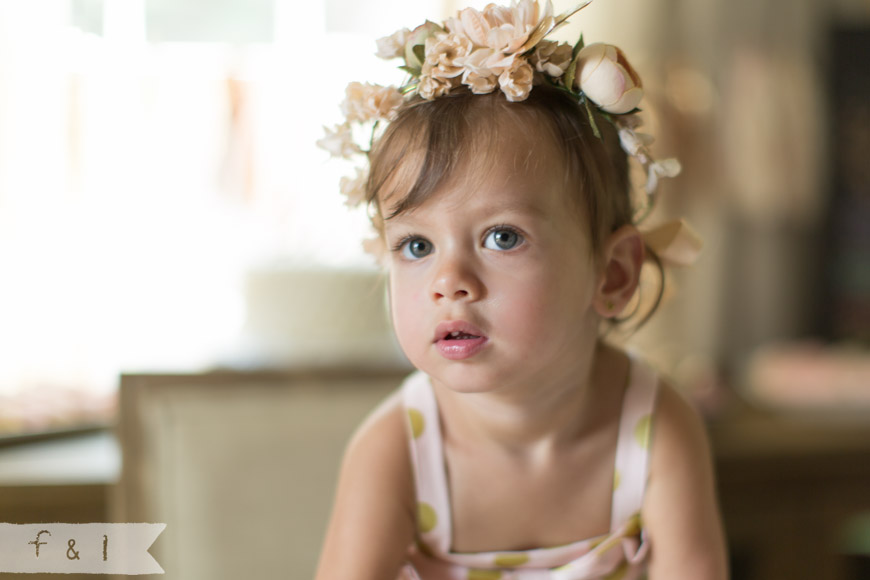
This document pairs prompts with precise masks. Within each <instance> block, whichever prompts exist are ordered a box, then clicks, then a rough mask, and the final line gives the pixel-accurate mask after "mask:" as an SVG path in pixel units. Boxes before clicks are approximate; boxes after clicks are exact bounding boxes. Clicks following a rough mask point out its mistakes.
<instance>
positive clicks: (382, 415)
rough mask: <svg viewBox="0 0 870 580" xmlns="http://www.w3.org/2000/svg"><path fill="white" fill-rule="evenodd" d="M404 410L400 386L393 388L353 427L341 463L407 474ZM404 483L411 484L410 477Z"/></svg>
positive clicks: (408, 471)
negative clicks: (404, 471)
mask: <svg viewBox="0 0 870 580" xmlns="http://www.w3.org/2000/svg"><path fill="white" fill-rule="evenodd" d="M406 422H407V421H406V418H405V410H404V406H403V403H402V391H401V388H400V389H397V390H395V391H393V392H392V393H391V394H390V395H389V396H388V397H387V398H386V399H384V400H383V401H382V402H381V403H380V404H379V405H378V406H377V407H375V409H374V410H373V411H371V413H369V415H368V416H367V417H366V418H365V419H364V420H363V422H362V423H361V424H360V425H359V427H357V429H356V431H355V432H354V434H353V436H352V437H351V439H350V441H349V443H348V445H347V449H346V450H345V457H344V462H343V463H344V465H345V466H347V467H350V468H353V467H355V466H357V464H361V465H362V466H363V468H364V469H366V468H365V467H364V466H368V468H367V469H371V468H372V467H384V468H390V469H389V471H388V473H400V472H402V471H403V470H406V471H407V473H408V474H409V475H410V462H409V457H408V450H407V443H406V441H407V437H406V436H405V433H406V430H407V426H406ZM407 483H411V480H410V478H409V479H408V482H407Z"/></svg>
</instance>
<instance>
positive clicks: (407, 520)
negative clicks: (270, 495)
mask: <svg viewBox="0 0 870 580" xmlns="http://www.w3.org/2000/svg"><path fill="white" fill-rule="evenodd" d="M405 429H406V427H405V420H404V413H403V409H402V400H401V393H400V392H399V391H396V392H394V393H393V394H391V395H390V396H389V397H387V398H386V399H385V400H384V401H383V402H382V403H381V404H380V405H378V407H377V408H376V409H375V410H374V411H372V412H371V413H370V414H369V416H368V417H367V418H366V419H365V420H364V421H363V422H362V424H361V425H360V426H359V427H358V428H357V430H356V432H355V433H354V435H353V436H352V437H351V439H350V442H349V443H348V445H347V448H346V450H345V453H344V457H343V459H342V464H341V473H340V475H339V479H338V488H337V490H336V497H335V502H334V506H333V512H332V516H331V519H330V525H329V530H328V532H327V535H326V541H325V542H324V547H323V551H322V553H321V557H320V566H319V569H318V576H317V578H318V580H327V579H328V580H333V579H342V578H360V579H363V578H365V579H372V580H375V579H381V578H395V577H396V575H397V574H398V571H399V568H400V567H401V566H402V564H403V562H404V560H405V556H406V552H407V550H408V547H409V546H410V545H411V543H412V542H413V535H414V517H415V516H414V513H415V512H414V487H413V479H412V475H411V465H410V459H409V457H408V451H407V447H406V443H405V442H406V439H407V438H406V436H405Z"/></svg>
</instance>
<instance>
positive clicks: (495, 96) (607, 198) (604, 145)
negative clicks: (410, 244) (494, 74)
mask: <svg viewBox="0 0 870 580" xmlns="http://www.w3.org/2000/svg"><path fill="white" fill-rule="evenodd" d="M592 110H593V115H594V116H595V117H594V118H595V125H596V126H597V128H598V130H599V132H600V135H601V137H600V138H599V137H598V136H596V135H595V131H594V129H593V127H592V124H591V122H590V120H589V113H588V112H587V109H586V107H585V106H584V105H582V104H580V103H578V102H577V100H576V97H574V96H572V95H570V94H568V93H566V92H565V91H563V90H560V89H558V88H555V87H551V86H548V85H540V86H536V87H535V88H534V90H532V91H531V93H530V94H529V97H528V98H527V99H526V100H524V101H521V102H509V101H507V99H506V98H505V96H504V95H503V94H502V93H501V91H498V90H496V91H494V92H492V93H490V94H487V95H475V94H473V93H471V92H470V91H469V90H468V89H467V88H465V87H461V88H459V89H454V90H453V91H452V92H451V93H449V94H447V95H445V96H442V97H439V98H437V99H434V100H431V101H427V100H423V99H422V98H420V97H414V98H412V99H409V100H408V102H406V103H405V104H404V105H403V106H402V107H401V108H400V109H399V111H398V115H397V117H396V119H395V120H394V121H392V122H391V123H390V125H389V126H388V127H387V129H386V130H385V131H384V133H383V135H381V136H380V137H379V138H378V139H377V140H375V142H374V143H373V146H372V150H371V153H370V154H369V161H370V164H371V169H370V172H369V178H368V183H367V187H366V192H367V201H368V203H369V205H370V208H371V209H372V210H374V211H371V212H370V215H371V216H372V220H373V222H374V225H375V227H376V228H377V229H378V231H379V232H380V233H381V234H383V231H382V229H383V222H382V220H389V219H390V218H392V217H395V216H396V215H399V214H402V213H404V212H406V211H409V210H411V209H413V208H415V207H418V206H420V205H421V204H422V203H424V202H425V201H426V200H427V199H428V198H429V197H430V196H432V195H433V194H434V193H435V192H436V191H437V190H438V188H439V187H441V186H442V185H444V184H445V183H446V182H447V180H448V179H450V178H451V176H453V175H454V174H455V173H456V171H457V170H459V169H460V168H461V166H462V165H463V164H465V163H467V160H468V159H475V160H478V161H477V162H480V160H483V161H485V160H486V158H487V157H486V156H488V155H492V154H493V151H494V150H495V148H494V147H492V146H491V145H492V144H493V143H494V142H495V140H496V138H497V134H498V127H499V123H498V122H493V120H494V119H498V120H500V121H501V120H505V119H507V120H508V121H513V122H517V123H524V124H526V125H527V126H529V127H530V128H532V127H534V128H537V129H539V130H542V131H545V132H546V133H547V134H548V135H549V136H550V137H551V138H552V139H553V143H554V144H555V145H556V147H557V149H558V150H559V151H561V152H562V154H563V156H564V159H563V161H564V163H565V167H566V168H567V171H566V172H565V173H566V174H565V179H566V184H568V185H569V191H572V192H573V193H574V195H572V196H571V197H572V199H571V202H572V203H574V204H575V207H576V208H577V210H578V212H579V213H580V214H582V215H584V216H586V218H585V219H588V225H589V230H590V233H591V236H590V237H591V241H592V249H593V252H595V254H596V256H597V255H598V253H599V252H600V250H601V247H602V244H603V241H604V240H605V239H606V237H607V236H608V235H609V234H610V233H612V232H613V231H615V230H617V229H618V228H620V227H622V226H624V225H626V224H631V223H633V217H632V213H633V212H632V203H631V184H630V178H629V171H628V159H627V155H626V153H625V151H624V150H623V149H622V147H621V146H620V143H619V137H618V134H617V131H616V129H615V127H614V126H613V124H612V123H611V122H609V121H608V120H607V119H605V118H603V117H602V116H601V115H600V113H598V112H597V111H596V110H595V108H594V107H593V108H592ZM387 199H389V200H395V201H391V202H390V207H383V205H382V204H383V202H384V200H387ZM647 255H648V256H649V257H650V258H651V259H653V261H654V263H656V264H659V262H658V260H657V258H656V256H655V255H654V254H653V253H651V252H650V251H649V249H647ZM659 269H660V265H659ZM660 299H661V292H659V297H658V299H656V301H655V305H654V306H653V309H652V311H650V312H648V313H647V314H646V315H645V316H644V317H643V319H642V320H641V321H640V323H639V324H638V326H640V324H643V323H644V322H646V320H647V319H648V318H649V316H650V315H651V314H652V312H653V311H654V310H655V307H656V306H657V305H658V302H659V301H660ZM630 317H631V315H630V316H629V317H628V318H630Z"/></svg>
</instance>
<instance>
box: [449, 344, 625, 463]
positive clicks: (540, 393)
mask: <svg viewBox="0 0 870 580" xmlns="http://www.w3.org/2000/svg"><path fill="white" fill-rule="evenodd" d="M627 362H628V361H627V357H626V355H625V354H624V353H622V352H621V351H618V350H617V349H614V348H613V347H610V346H608V345H606V344H604V343H602V342H598V343H597V344H596V346H595V347H594V348H592V349H590V351H589V352H588V354H586V356H581V357H578V359H577V364H576V365H575V366H573V367H572V368H571V369H570V370H569V372H567V373H565V376H562V377H557V378H556V380H551V381H549V382H547V383H546V384H536V385H534V386H532V387H531V388H527V389H523V390H522V391H518V390H514V391H512V392H501V391H498V390H496V391H492V392H487V393H457V392H454V391H451V390H450V389H447V388H436V389H435V394H436V397H437V399H438V405H439V408H440V410H441V421H442V427H443V429H444V438H445V441H446V442H448V443H449V444H451V445H459V446H469V447H470V446H474V447H475V448H476V449H478V450H479V449H481V446H493V447H495V448H496V449H500V450H502V451H504V452H506V453H508V454H511V455H516V456H519V457H526V458H528V459H530V460H533V459H534V458H535V457H537V456H549V455H550V454H552V453H553V452H555V451H558V450H559V449H560V448H562V447H563V446H564V445H565V444H568V443H571V442H573V441H576V440H577V439H578V438H580V437H583V436H585V435H588V434H590V433H592V432H594V431H595V430H596V429H597V428H599V427H600V426H601V425H602V424H603V423H606V422H608V421H609V419H611V418H612V414H611V413H607V412H602V411H605V410H607V409H609V408H611V406H612V405H614V404H616V405H618V401H619V400H621V389H619V388H618V386H621V385H623V384H624V383H625V380H626V376H627V372H628V364H627Z"/></svg>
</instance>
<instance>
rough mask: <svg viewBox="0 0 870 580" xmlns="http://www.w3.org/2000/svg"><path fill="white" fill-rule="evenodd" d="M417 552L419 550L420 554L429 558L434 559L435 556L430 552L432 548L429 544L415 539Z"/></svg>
mask: <svg viewBox="0 0 870 580" xmlns="http://www.w3.org/2000/svg"><path fill="white" fill-rule="evenodd" d="M417 550H419V552H420V553H421V554H425V555H427V556H429V557H430V558H434V557H435V554H434V552H432V548H430V547H429V544H427V543H426V542H424V541H423V540H421V539H419V538H418V539H417Z"/></svg>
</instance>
